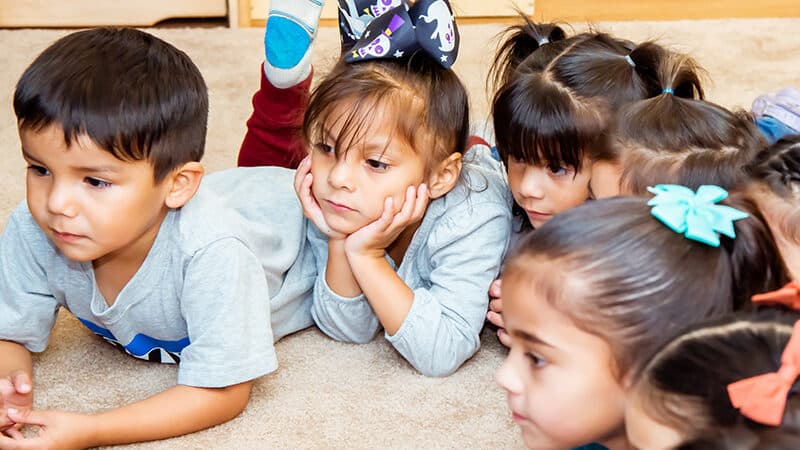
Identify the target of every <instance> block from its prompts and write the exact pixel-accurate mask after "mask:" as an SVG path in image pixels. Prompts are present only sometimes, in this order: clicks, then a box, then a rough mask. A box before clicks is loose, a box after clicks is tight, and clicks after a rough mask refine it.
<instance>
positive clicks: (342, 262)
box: [325, 239, 361, 297]
mask: <svg viewBox="0 0 800 450" xmlns="http://www.w3.org/2000/svg"><path fill="white" fill-rule="evenodd" d="M325 282H326V283H327V284H328V287H330V288H331V290H332V291H333V292H335V293H336V295H339V296H342V297H357V296H359V295H361V287H360V286H359V285H358V282H357V281H356V278H355V276H354V274H353V269H352V268H351V267H350V263H349V262H348V260H347V255H345V252H344V240H343V239H330V240H328V261H327V263H326V265H325Z"/></svg>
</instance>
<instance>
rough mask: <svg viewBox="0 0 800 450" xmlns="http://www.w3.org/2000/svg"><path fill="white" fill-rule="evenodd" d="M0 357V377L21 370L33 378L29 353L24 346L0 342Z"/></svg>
mask: <svg viewBox="0 0 800 450" xmlns="http://www.w3.org/2000/svg"><path fill="white" fill-rule="evenodd" d="M0 355H2V356H0V377H5V376H8V375H10V374H12V373H14V372H17V371H20V370H21V371H23V372H26V373H27V374H28V375H29V376H30V377H31V378H33V363H32V361H31V353H30V352H29V351H28V349H26V348H25V346H23V345H21V344H17V343H16V342H11V341H2V340H0Z"/></svg>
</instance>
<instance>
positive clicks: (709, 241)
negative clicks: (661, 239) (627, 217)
mask: <svg viewBox="0 0 800 450" xmlns="http://www.w3.org/2000/svg"><path fill="white" fill-rule="evenodd" d="M647 190H648V191H649V192H650V193H652V194H655V197H653V198H651V199H650V201H648V202H647V204H648V205H649V206H652V207H653V209H651V210H650V213H651V214H652V215H653V216H655V218H656V219H658V220H660V221H661V222H663V223H664V225H666V226H668V227H669V228H670V229H671V230H672V231H674V232H676V233H678V234H683V235H684V236H686V237H687V238H689V239H692V240H695V241H698V242H702V243H704V244H706V245H710V246H711V247H719V235H720V234H724V235H725V236H728V237H729V238H735V237H736V232H735V231H734V229H733V222H734V221H736V220H739V219H744V218H745V217H748V216H749V214H747V213H746V212H744V211H739V210H738V209H736V208H731V207H730V206H725V205H717V204H715V203H717V202H719V201H720V200H723V199H725V198H726V197H728V191H726V190H725V189H722V188H721V187H719V186H714V185H703V186H700V188H698V189H697V193H695V192H694V191H693V190H691V189H689V188H687V187H686V186H679V185H677V184H659V185H657V186H656V187H648V188H647Z"/></svg>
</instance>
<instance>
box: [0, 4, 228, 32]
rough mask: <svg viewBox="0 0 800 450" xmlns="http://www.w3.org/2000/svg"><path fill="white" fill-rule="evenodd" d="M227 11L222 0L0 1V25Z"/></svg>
mask: <svg viewBox="0 0 800 450" xmlns="http://www.w3.org/2000/svg"><path fill="white" fill-rule="evenodd" d="M232 1H234V0H232ZM227 14H228V5H227V1H226V0H69V1H49V0H0V27H85V26H97V25H131V26H149V25H154V24H155V23H157V22H159V21H161V20H164V19H170V18H184V17H225V16H226V15H227Z"/></svg>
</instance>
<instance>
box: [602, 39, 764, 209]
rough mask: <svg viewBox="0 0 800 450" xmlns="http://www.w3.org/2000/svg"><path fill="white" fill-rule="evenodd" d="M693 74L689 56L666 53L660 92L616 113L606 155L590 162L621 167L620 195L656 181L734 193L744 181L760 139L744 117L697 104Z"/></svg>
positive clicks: (701, 102) (639, 190)
mask: <svg viewBox="0 0 800 450" xmlns="http://www.w3.org/2000/svg"><path fill="white" fill-rule="evenodd" d="M698 73H699V69H698V67H697V64H696V63H695V62H694V61H693V60H692V59H691V58H689V57H687V56H685V55H676V54H673V55H671V56H670V57H668V58H666V59H665V60H664V61H662V64H661V66H660V69H659V74H660V83H661V86H662V88H663V90H664V92H662V93H661V94H660V95H657V96H655V97H653V98H649V99H646V100H642V101H639V102H634V103H630V104H627V105H626V106H624V107H623V108H622V109H621V110H620V111H619V112H618V114H617V115H616V118H615V120H614V125H613V126H612V127H611V130H610V131H609V145H607V146H605V149H607V150H609V153H607V154H598V155H597V158H596V159H598V160H609V161H615V162H618V163H619V164H620V165H621V168H622V176H621V180H620V187H621V188H622V189H623V191H626V192H629V193H634V194H643V193H645V192H646V188H647V186H652V185H654V184H659V183H672V184H681V185H684V186H688V187H690V188H693V189H696V188H698V187H699V186H700V185H703V184H715V185H718V186H721V187H723V188H725V189H735V188H737V187H740V186H741V185H742V183H743V182H744V181H745V167H746V165H747V163H748V162H750V160H751V159H752V158H753V156H755V154H756V153H757V152H758V151H759V150H760V149H761V148H763V146H764V145H765V144H766V141H765V140H764V138H763V137H762V136H761V134H760V133H759V131H758V129H757V128H756V127H755V125H754V124H753V122H752V120H751V118H750V117H749V116H748V115H747V114H745V113H742V112H731V111H728V110H727V109H725V108H723V107H721V106H719V105H716V104H714V103H711V102H707V101H704V100H702V94H703V90H702V88H701V86H700V79H699V76H698ZM670 90H671V91H670Z"/></svg>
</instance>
